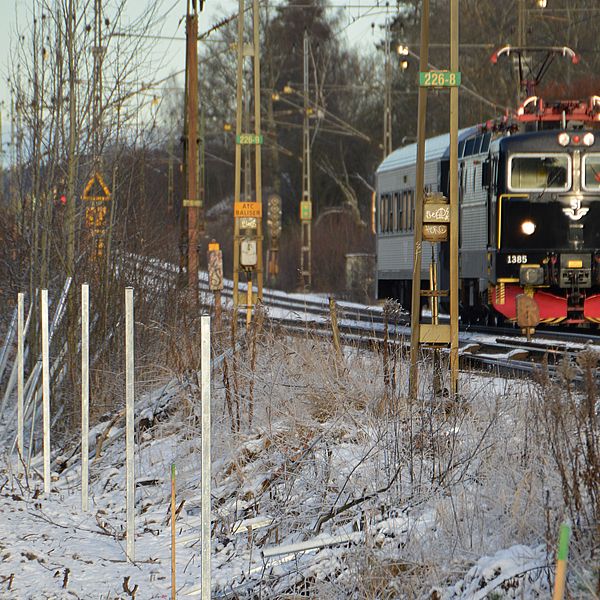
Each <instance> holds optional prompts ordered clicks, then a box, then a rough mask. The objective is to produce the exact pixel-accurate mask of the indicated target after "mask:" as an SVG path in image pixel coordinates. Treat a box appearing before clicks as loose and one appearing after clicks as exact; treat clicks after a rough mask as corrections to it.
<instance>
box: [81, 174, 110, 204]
mask: <svg viewBox="0 0 600 600" xmlns="http://www.w3.org/2000/svg"><path fill="white" fill-rule="evenodd" d="M92 188H94V190H93V191H92ZM82 198H83V199H84V200H90V201H92V202H107V201H108V200H110V190H109V189H108V186H107V185H106V183H104V179H102V175H100V173H99V172H98V171H96V172H95V173H94V174H93V175H92V176H91V177H90V180H89V181H88V182H87V184H86V186H85V189H84V190H83V196H82Z"/></svg>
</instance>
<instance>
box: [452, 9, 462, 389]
mask: <svg viewBox="0 0 600 600" xmlns="http://www.w3.org/2000/svg"><path fill="white" fill-rule="evenodd" d="M458 69H459V65H458V0H450V72H451V73H456V74H459V70H458ZM459 83H460V82H459V81H456V80H455V84H454V85H452V86H451V87H450V387H451V390H450V392H451V394H452V397H453V398H455V397H456V396H457V394H458V277H459V272H458V232H459V222H458V87H459Z"/></svg>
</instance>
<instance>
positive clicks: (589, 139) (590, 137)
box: [583, 132, 594, 146]
mask: <svg viewBox="0 0 600 600" xmlns="http://www.w3.org/2000/svg"><path fill="white" fill-rule="evenodd" d="M593 143H594V134H593V133H591V132H588V133H586V134H585V135H584V136H583V145H584V146H591V145H592V144H593Z"/></svg>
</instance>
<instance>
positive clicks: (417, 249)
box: [410, 0, 429, 398]
mask: <svg viewBox="0 0 600 600" xmlns="http://www.w3.org/2000/svg"><path fill="white" fill-rule="evenodd" d="M428 65H429V0H423V3H422V8H421V56H420V59H419V71H420V72H421V73H422V72H424V71H427V69H428V68H429V67H428ZM417 110H418V117H417V118H418V122H417V174H416V185H415V188H416V191H415V227H414V231H415V234H414V235H415V239H414V254H413V276H412V298H411V311H410V332H411V333H410V396H411V398H416V397H417V392H418V388H419V381H418V361H419V352H420V335H421V325H420V323H421V260H422V258H423V247H422V246H423V242H422V239H423V201H424V198H423V194H424V189H425V122H426V119H427V88H426V87H423V86H419V96H418V109H417Z"/></svg>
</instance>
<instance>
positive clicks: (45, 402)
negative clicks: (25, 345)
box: [41, 290, 50, 495]
mask: <svg viewBox="0 0 600 600" xmlns="http://www.w3.org/2000/svg"><path fill="white" fill-rule="evenodd" d="M41 308H42V410H43V413H44V494H46V495H48V494H50V358H49V354H50V347H49V346H50V344H49V342H48V290H42V306H41Z"/></svg>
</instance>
